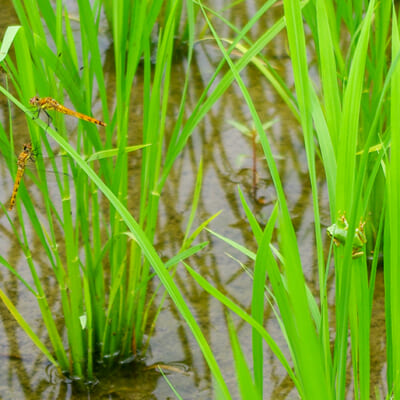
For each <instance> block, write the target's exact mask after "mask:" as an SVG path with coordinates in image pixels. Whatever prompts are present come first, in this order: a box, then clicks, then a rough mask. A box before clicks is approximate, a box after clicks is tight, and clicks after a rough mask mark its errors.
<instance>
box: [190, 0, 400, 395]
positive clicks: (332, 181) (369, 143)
mask: <svg viewBox="0 0 400 400" xmlns="http://www.w3.org/2000/svg"><path fill="white" fill-rule="evenodd" d="M199 4H200V2H199ZM364 6H365V7H364ZM301 7H302V5H301V4H300V3H299V2H297V1H291V0H285V1H284V12H285V22H286V29H287V35H288V42H289V51H290V57H291V61H292V67H293V75H294V79H295V96H287V95H286V93H287V92H288V90H287V88H286V89H284V86H285V84H284V82H283V80H281V79H278V78H277V77H276V76H277V74H276V73H272V72H271V70H270V66H269V64H268V60H265V57H262V56H260V55H259V54H258V53H254V50H255V49H256V47H257V41H256V42H255V43H252V42H251V41H249V40H248V41H247V44H246V47H243V46H239V45H237V44H236V43H237V40H236V39H231V38H230V39H223V38H220V37H219V36H218V34H217V33H216V32H215V30H214V29H213V26H212V24H211V22H210V21H209V20H207V14H206V12H203V15H204V18H206V20H207V22H208V26H209V28H210V30H211V31H212V34H213V37H214V39H215V41H216V43H217V44H218V45H219V48H220V50H221V53H222V54H223V56H224V58H225V59H226V61H227V62H228V64H229V66H230V68H231V71H232V74H233V75H234V76H235V79H236V81H237V83H238V85H239V87H240V88H241V90H242V93H243V96H244V99H245V101H246V103H247V105H248V107H249V110H250V112H251V114H252V117H253V121H254V124H255V127H256V129H257V131H258V134H259V137H260V139H261V144H262V146H263V150H264V154H265V158H266V162H267V164H268V166H269V170H270V173H271V176H272V179H273V182H274V186H275V189H276V192H277V197H278V203H277V205H278V208H279V213H278V215H279V218H278V222H279V223H278V224H277V236H278V238H279V250H278V249H277V248H276V246H272V245H271V243H270V237H269V235H270V234H269V233H268V230H269V229H271V227H269V228H268V227H267V228H265V230H264V232H263V231H262V229H261V228H260V226H259V225H258V223H257V220H256V218H255V217H254V215H253V214H252V213H251V211H250V208H249V206H248V205H247V204H246V203H245V201H244V198H243V200H242V202H243V206H244V208H245V210H246V214H247V216H248V219H249V223H250V226H251V227H252V230H253V234H254V236H255V238H256V240H257V243H258V245H259V249H258V252H257V256H256V257H255V271H254V283H253V297H252V316H251V317H250V316H249V315H247V314H246V313H244V312H243V310H241V309H239V308H238V307H237V306H236V305H234V304H233V303H232V302H231V301H229V300H228V299H226V298H225V297H224V296H223V295H222V294H221V293H220V292H218V291H217V290H215V289H214V288H212V287H211V286H210V285H209V284H208V283H207V282H206V281H205V280H204V279H203V278H201V277H200V276H199V275H198V274H197V273H196V272H195V271H193V270H191V269H190V268H189V267H188V268H189V271H190V272H191V273H192V275H193V277H194V278H195V279H196V280H197V281H198V282H199V283H200V284H201V286H202V287H203V288H204V289H206V290H207V291H209V292H210V293H211V294H213V295H214V296H215V297H216V298H218V299H219V300H220V301H221V302H223V303H224V304H225V305H226V306H227V307H229V308H230V309H231V310H233V311H234V312H235V313H237V314H238V315H240V317H241V318H243V319H244V320H246V321H247V322H248V323H250V324H251V326H252V328H253V343H252V344H253V374H254V382H255V384H256V387H257V391H258V393H259V396H261V397H262V394H263V387H262V377H263V371H262V370H263V355H262V343H263V340H265V341H266V343H268V345H269V346H270V347H271V349H272V351H273V352H274V353H275V354H276V355H277V357H278V358H279V360H280V361H281V362H282V363H283V365H285V366H288V365H291V364H292V365H293V371H292V369H291V368H290V367H289V368H287V371H288V374H289V375H290V377H291V378H292V379H293V381H294V383H295V385H296V388H297V390H298V393H299V395H300V397H301V398H304V399H306V398H309V399H316V398H334V397H335V398H340V399H343V398H345V396H346V391H347V390H348V388H347V386H346V379H347V378H348V377H349V375H350V374H352V376H353V383H354V389H353V390H354V397H355V398H362V399H367V398H369V397H370V365H369V364H370V357H369V351H370V350H369V347H370V340H369V339H370V338H369V327H370V323H371V312H372V301H373V293H374V283H375V276H376V268H377V264H378V259H379V255H380V254H379V253H380V249H381V243H382V240H381V239H382V232H383V227H384V226H385V227H386V230H385V238H384V239H385V240H384V246H385V251H386V252H387V253H389V252H390V250H389V249H391V243H392V240H391V237H390V235H391V234H392V231H391V230H389V228H387V225H386V224H384V222H385V218H384V214H385V213H384V208H383V207H384V204H385V203H384V201H383V197H382V196H383V195H384V193H385V191H386V185H387V181H386V180H385V179H382V178H385V170H386V167H385V165H384V163H385V162H386V156H385V154H386V147H387V144H388V143H389V140H390V139H388V137H390V134H391V131H390V124H389V123H388V119H387V117H388V115H390V112H389V111H390V110H389V109H390V107H389V104H391V102H392V101H394V103H393V104H392V107H393V108H392V110H394V109H396V107H397V100H396V98H395V97H394V96H392V95H391V96H390V97H388V88H389V85H393V86H392V87H393V88H394V87H396V85H395V82H392V81H391V79H392V74H393V73H394V72H393V71H394V70H395V68H397V62H398V57H397V52H395V51H393V52H392V57H391V62H392V65H391V63H390V60H388V58H387V49H386V43H387V37H388V20H389V19H390V16H391V15H390V13H391V10H390V6H388V4H387V3H385V4H382V3H379V4H375V3H374V2H368V3H366V4H364V3H359V4H357V5H356V6H354V7H352V6H351V5H350V3H346V7H343V3H341V4H338V5H337V6H335V5H334V4H333V3H332V2H329V1H318V2H315V3H312V2H309V3H307V5H306V6H305V7H304V9H303V10H302V8H301ZM204 9H205V8H204ZM207 12H209V9H207ZM214 15H218V14H217V13H214ZM303 16H304V17H305V18H306V20H307V22H308V23H309V26H310V28H311V31H312V32H313V35H314V36H313V37H314V40H315V49H316V53H317V60H318V65H319V71H320V82H321V88H322V90H321V94H317V92H316V90H315V84H314V83H313V82H312V81H311V78H310V75H309V71H308V64H307V53H306V43H305V34H304V24H303ZM220 18H221V20H223V18H222V17H220ZM342 19H344V20H345V21H346V23H347V24H348V26H349V40H348V42H346V41H345V42H344V43H345V45H344V46H343V37H341V36H340V34H339V32H340V30H339V27H341V24H342V22H343V21H342ZM393 20H394V21H397V18H396V15H395V13H394V12H393ZM246 29H247V26H246V28H245V29H243V30H238V29H236V30H235V31H236V32H238V37H240V38H242V37H243V32H244V31H246ZM223 41H227V42H229V43H232V46H235V48H237V49H241V51H242V52H243V57H242V60H246V61H247V62H252V63H253V64H254V65H256V66H258V67H259V68H260V71H261V72H262V73H263V74H264V75H265V76H266V77H267V79H269V80H270V82H271V84H272V85H273V86H274V87H275V88H276V90H277V92H278V93H280V94H282V97H283V98H284V100H285V101H286V102H287V104H288V105H290V109H293V110H295V116H296V117H298V119H299V121H300V123H301V126H302V130H303V134H304V142H305V149H306V154H307V162H308V168H309V176H310V184H311V188H312V194H313V206H314V223H315V239H316V247H317V255H318V259H317V262H318V271H319V305H317V303H316V302H315V300H314V297H313V295H312V294H311V293H310V291H309V289H308V287H307V283H306V281H305V278H304V275H303V272H302V267H301V262H300V257H299V250H298V245H297V240H296V236H295V233H294V229H293V225H292V223H291V219H290V215H289V211H288V208H287V205H286V200H285V195H284V193H283V190H282V184H281V182H280V178H279V174H278V171H277V168H276V165H275V162H274V158H273V155H272V153H271V151H270V147H269V143H268V139H267V137H266V136H265V135H264V134H263V130H262V126H261V122H260V119H259V117H258V115H257V112H256V111H255V107H254V105H253V104H252V101H251V98H250V95H249V93H248V91H247V88H246V86H245V85H244V83H243V82H242V80H241V77H240V75H239V72H240V70H241V68H242V64H241V63H240V61H238V62H237V63H235V64H234V63H233V62H232V61H231V60H230V59H229V54H228V52H226V51H225V49H224V47H223V46H222V42H223ZM347 43H348V46H347V47H346V44H347ZM342 46H343V48H344V50H342ZM249 54H252V58H250V57H249V56H248V55H249ZM344 60H345V61H344ZM338 77H339V79H338ZM373 82H376V85H375V84H372V83H373ZM293 98H296V101H295V102H294V103H292V99H293ZM292 104H294V108H293V107H292ZM392 118H395V117H392ZM316 143H317V146H316ZM378 145H379V146H380V147H378ZM371 149H376V150H373V151H371ZM317 154H318V155H320V157H321V159H322V161H323V164H324V168H325V173H326V179H327V184H328V185H327V186H328V193H329V200H330V210H331V217H332V222H333V225H332V226H331V227H330V229H329V231H330V232H334V233H333V235H332V236H333V239H332V241H333V240H334V241H335V242H336V244H337V246H335V247H334V248H335V250H334V253H335V270H334V273H335V288H336V292H335V293H336V296H335V304H336V309H335V315H330V314H329V313H328V302H327V288H326V282H327V276H328V270H329V265H330V256H328V260H327V259H326V257H325V255H324V251H323V246H322V244H323V242H324V239H323V237H324V235H325V229H323V228H322V227H321V222H320V216H319V207H320V203H319V193H318V190H317V181H316V167H315V157H316V155H317ZM394 165H396V164H394ZM393 168H396V167H395V166H394V167H393ZM391 171H393V169H392V167H391ZM395 174H396V173H394V175H393V182H392V185H396V186H398V184H399V182H398V180H397V175H395ZM393 193H394V198H393V203H392V207H393V208H392V210H393V211H392V212H393V213H394V214H393V228H391V229H394V230H396V229H397V226H396V228H395V227H394V224H396V222H397V218H396V211H395V209H394V207H398V201H397V197H395V196H396V191H393ZM379 196H380V197H379ZM370 210H373V212H374V215H370ZM275 218H276V216H273V215H272V216H271V220H270V224H271V226H272V227H274V226H275V224H276V223H275ZM340 223H341V224H342V229H341V230H336V229H337V228H338V227H339V226H340ZM364 227H365V231H366V234H367V235H366V236H367V245H368V246H367V248H366V246H365V239H364ZM394 237H395V238H396V236H394ZM225 240H227V239H225ZM230 243H231V244H232V242H230ZM233 245H234V246H235V247H236V248H238V249H240V250H241V251H243V252H244V253H245V254H249V251H248V250H246V249H243V248H242V247H240V246H239V245H237V244H233ZM386 249H387V250H386ZM370 250H373V256H372V257H371V256H370ZM392 254H393V257H394V260H396V257H397V256H396V255H395V253H392ZM367 256H368V257H367ZM369 259H371V260H370V261H368V260H369ZM394 262H396V261H394ZM278 265H279V266H278ZM369 267H370V269H369ZM395 274H396V273H395V272H387V271H386V270H385V275H386V279H387V280H389V279H392V277H393V281H392V283H391V286H390V287H393V288H397V286H394V285H397V281H398V280H397V279H395V276H396V275H395ZM266 277H268V280H269V282H270V287H271V288H270V293H271V294H270V296H271V302H272V304H273V305H274V307H276V309H277V315H279V317H278V321H279V322H280V325H281V329H282V334H283V336H284V337H285V338H286V341H287V344H288V346H289V350H290V355H291V359H290V360H286V359H284V358H283V357H282V355H281V353H280V351H279V349H277V346H276V344H275V342H273V341H272V340H271V339H270V338H268V339H267V337H268V335H267V332H265V331H263V328H261V325H262V322H263V310H264V295H265V292H266V289H265V286H264V282H265V278H266ZM389 290H390V289H389ZM395 290H396V289H395ZM314 295H315V294H314ZM390 295H391V297H390V300H388V299H387V309H388V310H391V313H394V310H395V309H396V307H397V305H398V304H397V303H398V302H397V300H396V299H397V297H396V295H394V294H393V292H390ZM252 318H254V320H253V319H252ZM333 327H334V328H333ZM389 328H390V330H391V335H393V337H395V335H396V333H395V332H397V330H396V328H395V327H392V326H391V325H390V322H389V325H388V330H389ZM332 329H335V333H336V334H335V337H334V351H333V353H331V341H330V331H331V330H332ZM349 329H350V338H351V345H350V346H349V344H348V343H349V342H348V332H349ZM390 339H391V338H390ZM391 350H392V351H396V345H395V344H393V348H391ZM349 353H350V354H351V364H350V366H351V367H350V369H349V368H348V355H349ZM395 357H396V356H395V355H391V356H389V360H388V362H389V363H390V372H389V376H388V386H389V391H390V393H394V392H395V386H396V382H397V380H396V378H397V372H396V371H397V370H398V368H397V367H396V365H397V364H396V362H397V361H396V358H395Z"/></svg>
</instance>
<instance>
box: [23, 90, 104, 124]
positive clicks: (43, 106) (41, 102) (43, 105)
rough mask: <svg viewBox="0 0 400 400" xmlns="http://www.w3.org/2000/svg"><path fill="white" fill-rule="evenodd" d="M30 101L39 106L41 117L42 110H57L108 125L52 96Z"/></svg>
mask: <svg viewBox="0 0 400 400" xmlns="http://www.w3.org/2000/svg"><path fill="white" fill-rule="evenodd" d="M29 103H30V104H31V105H32V106H35V107H37V109H38V115H37V116H38V117H39V113H40V111H41V110H43V111H46V110H55V111H58V112H60V113H62V114H66V115H71V116H72V117H76V118H79V119H82V120H84V121H87V122H91V123H92V124H97V125H101V126H107V124H106V123H105V122H103V121H99V120H98V119H96V118H93V117H89V115H85V114H81V113H80V112H77V111H74V110H71V109H70V108H67V107H65V106H63V105H62V104H60V103H59V102H58V101H57V100H54V99H52V98H51V97H43V98H40V97H38V96H35V97H32V98H31V99H30V100H29Z"/></svg>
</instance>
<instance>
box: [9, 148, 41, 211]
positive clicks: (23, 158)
mask: <svg viewBox="0 0 400 400" xmlns="http://www.w3.org/2000/svg"><path fill="white" fill-rule="evenodd" d="M28 160H32V161H34V160H35V155H34V152H33V150H32V144H31V143H28V144H24V149H23V150H22V151H21V153H20V154H19V156H18V160H17V165H18V169H17V175H16V177H15V183H14V189H13V192H12V195H11V199H10V205H9V206H8V210H9V211H11V210H12V209H13V208H14V206H15V199H16V198H17V193H18V189H19V185H20V183H21V179H22V177H23V176H24V172H25V167H26V163H27V162H28Z"/></svg>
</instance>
